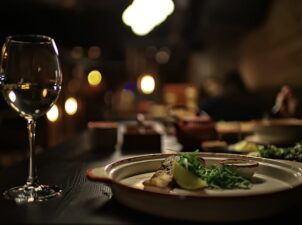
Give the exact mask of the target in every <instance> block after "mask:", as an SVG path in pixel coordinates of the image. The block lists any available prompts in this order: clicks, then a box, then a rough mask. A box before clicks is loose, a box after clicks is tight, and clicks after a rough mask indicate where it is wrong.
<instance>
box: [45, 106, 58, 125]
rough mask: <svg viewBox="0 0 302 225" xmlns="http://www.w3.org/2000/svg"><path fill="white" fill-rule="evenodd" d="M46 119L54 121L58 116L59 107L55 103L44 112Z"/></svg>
mask: <svg viewBox="0 0 302 225" xmlns="http://www.w3.org/2000/svg"><path fill="white" fill-rule="evenodd" d="M46 117H47V119H48V120H49V121H50V122H56V121H57V120H58V118H59V108H58V106H57V105H56V104H54V105H53V106H52V107H51V109H50V110H48V112H47V114H46Z"/></svg>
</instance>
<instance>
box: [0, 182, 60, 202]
mask: <svg viewBox="0 0 302 225" xmlns="http://www.w3.org/2000/svg"><path fill="white" fill-rule="evenodd" d="M61 193H62V190H61V189H60V188H59V187H57V186H48V185H42V184H32V185H27V184H26V185H24V186H17V187H13V188H11V189H9V190H6V191H5V192H4V193H3V195H4V197H5V198H6V199H8V200H14V201H15V202H17V203H27V202H43V201H47V200H48V199H50V198H53V197H57V196H59V195H60V194H61Z"/></svg>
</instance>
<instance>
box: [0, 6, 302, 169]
mask: <svg viewBox="0 0 302 225" xmlns="http://www.w3.org/2000/svg"><path fill="white" fill-rule="evenodd" d="M0 18H1V21H2V23H1V26H0V41H1V44H3V43H4V41H5V37H6V36H8V35H12V34H28V33H31V34H44V35H48V36H51V37H53V38H54V39H55V41H56V43H57V45H58V48H59V52H60V61H61V66H62V71H63V87H62V92H61V95H60V97H59V100H58V101H57V103H56V105H55V107H53V108H52V109H51V110H50V111H49V113H48V114H47V116H45V117H42V118H40V119H39V120H38V123H37V126H38V131H37V133H38V135H37V145H38V150H39V149H40V150H42V149H43V148H46V147H49V146H53V145H55V144H58V143H60V142H62V141H64V140H66V139H68V138H69V137H72V136H73V135H74V134H77V133H79V132H80V131H82V130H84V129H85V128H86V127H87V123H88V122H90V121H123V120H132V119H135V118H136V115H137V114H138V113H142V114H144V115H146V116H149V117H150V118H164V117H165V116H166V115H167V109H168V108H169V107H171V106H172V107H173V106H178V105H181V106H185V107H186V108H187V109H189V110H192V111H194V112H196V111H197V112H198V111H201V110H203V111H205V112H206V113H208V114H209V115H210V116H211V117H212V118H213V119H214V120H215V121H221V120H223V121H234V120H241V121H245V120H251V119H256V118H261V117H263V116H265V115H266V114H269V113H270V110H271V108H272V107H273V104H274V99H275V96H276V94H277V92H278V91H279V89H280V88H281V86H282V85H284V84H288V85H290V86H291V87H292V88H293V90H294V92H295V93H296V94H297V97H298V98H299V99H300V98H301V94H302V92H301V87H302V79H301V73H302V63H301V62H302V38H301V36H302V2H301V1H299V0H286V1H284V0H230V1H225V0H150V1H148V0H135V1H132V0H23V1H19V0H1V1H0ZM0 104H1V108H0V134H1V135H0V143H1V147H0V148H1V149H0V155H1V157H0V159H1V164H2V165H4V166H5V165H9V164H11V163H12V162H14V161H17V160H19V159H22V157H24V155H25V154H26V152H27V150H26V148H27V131H26V125H25V124H26V122H25V120H24V119H22V118H20V117H19V116H18V115H17V113H15V112H14V111H13V110H11V109H10V108H9V106H7V104H6V103H5V102H4V100H3V98H2V97H1V100H0Z"/></svg>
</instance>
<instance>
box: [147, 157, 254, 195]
mask: <svg viewBox="0 0 302 225" xmlns="http://www.w3.org/2000/svg"><path fill="white" fill-rule="evenodd" d="M257 167H258V163H257V162H255V161H252V160H245V159H224V160H221V161H220V162H217V163H215V164H211V165H207V161H206V160H205V159H204V158H203V157H201V156H200V155H199V152H198V151H195V152H190V153H183V154H180V155H179V156H171V157H168V158H167V159H165V160H164V161H163V163H162V165H161V166H160V168H159V169H158V170H156V171H155V173H154V174H153V175H152V177H151V178H150V179H147V180H145V181H144V182H143V185H144V189H146V190H152V189H153V190H156V189H157V190H158V191H169V190H172V189H173V188H175V187H179V188H183V189H186V190H198V189H201V188H209V189H217V190H224V189H236V188H237V189H249V188H251V186H252V181H251V180H250V178H251V177H252V176H253V174H254V172H255V169H256V168H257Z"/></svg>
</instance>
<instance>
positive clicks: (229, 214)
mask: <svg viewBox="0 0 302 225" xmlns="http://www.w3.org/2000/svg"><path fill="white" fill-rule="evenodd" d="M170 155H172V154H150V155H141V156H136V157H131V158H127V159H122V160H119V161H117V162H114V163H111V164H109V165H107V166H105V167H100V168H94V169H91V170H89V171H88V172H87V176H88V178H90V179H91V180H94V181H100V182H105V183H107V184H108V185H110V187H111V188H112V190H113V193H114V195H115V198H116V199H117V200H118V201H120V202H121V203H122V204H125V205H127V206H129V207H131V208H134V209H137V210H140V211H143V212H146V213H150V214H154V215H158V216H163V217H166V218H174V219H185V220H193V221H239V220H250V219H256V218H262V217H267V216H272V215H274V214H277V213H279V212H281V211H283V210H285V209H287V208H290V207H292V206H293V205H295V204H297V203H298V202H299V201H300V200H299V198H296V195H297V194H298V193H300V192H302V169H301V168H300V167H299V165H300V164H298V163H297V164H289V163H287V162H281V161H276V160H270V159H264V158H254V157H248V156H243V155H235V154H221V153H201V156H203V157H204V158H205V160H206V161H207V162H208V163H216V162H218V161H220V160H222V159H228V158H232V159H233V158H237V159H242V158H244V159H250V160H255V161H257V162H258V163H259V167H258V170H257V172H256V173H255V174H254V176H253V187H252V188H251V189H248V190H240V189H234V190H209V189H204V190H199V191H187V190H182V189H178V188H176V189H174V190H172V191H171V192H170V193H160V192H155V191H154V192H153V191H147V190H143V185H142V182H143V181H144V180H146V179H148V178H150V177H151V176H152V174H153V172H154V171H156V170H157V169H158V168H159V167H160V164H161V162H162V161H163V160H164V159H165V158H166V157H168V156H170Z"/></svg>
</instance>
